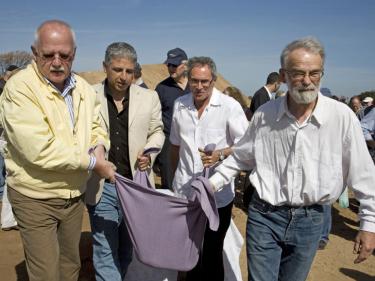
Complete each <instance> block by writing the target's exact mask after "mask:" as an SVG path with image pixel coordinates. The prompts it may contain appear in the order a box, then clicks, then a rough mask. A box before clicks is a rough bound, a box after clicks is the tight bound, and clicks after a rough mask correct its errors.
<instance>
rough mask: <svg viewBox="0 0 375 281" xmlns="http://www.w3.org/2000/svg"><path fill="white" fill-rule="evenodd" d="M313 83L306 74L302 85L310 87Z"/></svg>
mask: <svg viewBox="0 0 375 281" xmlns="http://www.w3.org/2000/svg"><path fill="white" fill-rule="evenodd" d="M311 83H312V81H311V78H310V75H309V74H307V73H306V74H305V76H303V79H302V84H303V85H305V86H308V85H310V84H311Z"/></svg>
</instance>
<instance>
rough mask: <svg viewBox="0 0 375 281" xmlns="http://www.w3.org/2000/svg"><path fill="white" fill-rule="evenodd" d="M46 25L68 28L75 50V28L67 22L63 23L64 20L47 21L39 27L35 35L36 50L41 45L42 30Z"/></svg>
mask: <svg viewBox="0 0 375 281" xmlns="http://www.w3.org/2000/svg"><path fill="white" fill-rule="evenodd" d="M46 25H57V26H60V27H65V28H67V29H68V30H69V31H70V33H71V35H72V39H73V47H74V48H75V47H76V34H75V32H74V30H73V28H72V27H71V26H70V25H69V24H68V23H67V22H65V21H62V20H47V21H45V22H43V23H42V24H41V25H39V27H38V28H37V30H36V31H35V33H34V43H33V46H34V48H36V47H37V46H38V45H39V34H40V30H41V29H42V28H44V27H45V26H46Z"/></svg>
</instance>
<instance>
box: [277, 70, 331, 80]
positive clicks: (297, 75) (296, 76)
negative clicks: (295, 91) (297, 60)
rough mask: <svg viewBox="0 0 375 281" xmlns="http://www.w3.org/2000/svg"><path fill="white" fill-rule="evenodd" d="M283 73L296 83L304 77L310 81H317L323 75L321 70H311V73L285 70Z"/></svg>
mask: <svg viewBox="0 0 375 281" xmlns="http://www.w3.org/2000/svg"><path fill="white" fill-rule="evenodd" d="M284 71H285V72H286V73H288V75H289V76H290V77H291V78H292V79H293V80H296V81H301V80H303V79H304V78H305V77H306V75H307V76H308V77H309V78H310V80H311V81H317V80H319V79H320V78H322V77H323V75H324V71H323V70H313V71H311V72H305V71H300V70H287V69H284Z"/></svg>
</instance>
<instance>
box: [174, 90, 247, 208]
mask: <svg viewBox="0 0 375 281" xmlns="http://www.w3.org/2000/svg"><path fill="white" fill-rule="evenodd" d="M248 125H249V123H248V121H247V119H246V116H245V114H244V111H243V109H242V107H241V105H240V104H239V103H238V102H237V101H235V100H234V99H233V98H232V97H229V96H226V95H224V94H222V93H221V92H219V91H218V90H217V89H215V88H214V89H213V93H212V96H211V98H210V101H209V104H208V105H207V106H206V108H205V109H204V111H203V113H202V115H201V117H200V118H198V111H197V109H196V108H195V105H194V101H193V96H192V94H191V93H190V94H187V95H184V96H182V97H180V98H178V99H177V100H176V102H175V104H174V111H173V118H172V126H171V134H170V142H171V143H172V144H174V145H177V146H179V147H180V150H179V157H180V158H179V162H178V167H177V170H176V173H175V176H174V179H173V188H174V190H175V192H177V193H178V194H182V195H184V196H188V195H189V193H190V192H191V187H190V184H191V182H192V181H193V180H194V179H195V178H197V177H198V176H200V175H201V174H202V171H203V164H202V160H201V157H200V154H199V151H198V148H204V147H205V146H206V145H207V144H216V149H221V148H226V147H229V146H232V145H233V144H234V143H236V142H237V141H238V140H239V139H240V138H241V137H242V136H243V135H244V134H245V131H246V129H247V127H248ZM233 198H234V182H233V179H232V178H231V179H230V180H229V181H228V183H227V184H226V185H225V187H224V188H223V189H221V190H220V191H219V192H216V193H215V199H216V204H217V207H218V208H221V207H224V206H226V205H227V204H229V203H230V202H231V201H232V200H233Z"/></svg>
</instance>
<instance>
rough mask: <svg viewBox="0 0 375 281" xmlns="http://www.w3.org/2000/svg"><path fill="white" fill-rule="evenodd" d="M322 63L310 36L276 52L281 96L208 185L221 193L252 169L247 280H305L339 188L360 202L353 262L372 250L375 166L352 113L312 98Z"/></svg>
mask: <svg viewBox="0 0 375 281" xmlns="http://www.w3.org/2000/svg"><path fill="white" fill-rule="evenodd" d="M324 58H325V54H324V49H323V46H322V45H321V43H320V42H319V41H317V40H316V39H314V38H310V37H309V38H303V39H300V40H296V41H294V42H292V43H290V44H289V45H288V46H287V47H286V48H285V49H284V50H283V52H282V54H281V69H280V77H281V81H282V82H285V83H286V84H287V86H288V93H287V95H286V96H285V97H281V98H279V99H277V100H273V101H271V102H269V103H267V104H265V105H263V106H262V107H260V108H259V109H258V111H257V112H256V113H255V114H254V117H253V121H252V122H251V124H250V126H249V128H248V130H247V132H246V134H245V136H244V137H243V138H242V139H241V140H240V141H239V142H238V143H237V144H236V145H235V146H234V147H233V148H232V150H233V154H232V155H231V156H230V157H229V158H228V159H227V160H226V161H224V162H223V163H222V165H220V166H219V167H218V168H217V169H216V171H217V173H216V174H215V175H213V176H212V177H211V178H210V181H211V183H212V184H213V186H214V188H215V189H220V187H221V186H222V185H223V184H224V183H226V182H228V181H230V180H231V179H232V177H233V176H235V175H236V173H237V171H238V170H245V169H253V171H252V173H251V174H250V181H251V183H252V184H253V185H254V186H255V189H256V193H255V194H254V196H253V198H252V200H251V203H250V206H249V214H248V222H247V234H246V235H247V237H246V240H247V257H248V270H249V280H257V281H259V280H267V281H272V280H305V279H306V277H307V275H308V273H309V270H310V266H311V263H312V261H313V258H314V255H315V253H316V250H317V248H318V243H319V238H320V233H321V228H322V222H323V208H322V205H326V204H331V203H333V202H335V201H336V199H337V198H338V197H339V196H340V194H341V193H342V192H343V190H344V188H345V186H352V187H353V190H354V193H355V195H356V197H357V199H358V200H359V201H360V203H361V207H360V210H359V217H360V221H361V223H360V231H359V233H358V235H357V237H356V240H355V245H354V252H355V253H357V254H359V255H358V257H357V258H356V259H355V261H354V262H355V263H359V262H362V261H363V260H365V259H366V258H367V257H368V256H369V255H371V253H372V251H373V249H374V247H375V189H374V184H375V167H374V164H373V163H372V160H371V158H370V156H369V153H368V151H367V148H366V144H365V140H364V138H363V135H362V132H361V127H360V124H359V122H358V119H357V118H356V116H355V115H354V114H353V112H351V110H350V109H349V108H348V107H347V106H346V105H345V104H343V103H338V102H336V101H334V100H332V99H330V98H327V97H324V96H323V95H322V94H320V93H319V88H320V82H321V77H322V76H323V70H324ZM338 140H339V141H338ZM359 164H361V165H359Z"/></svg>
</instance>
